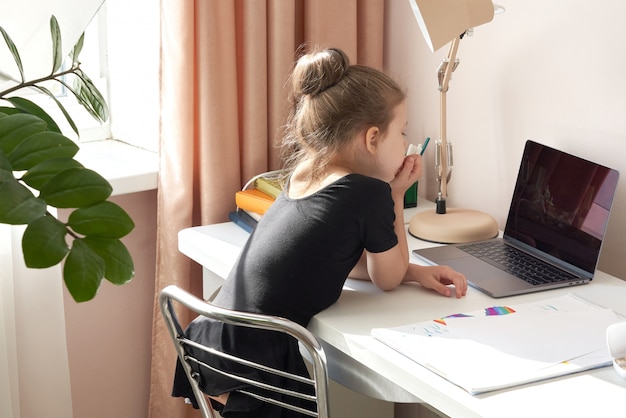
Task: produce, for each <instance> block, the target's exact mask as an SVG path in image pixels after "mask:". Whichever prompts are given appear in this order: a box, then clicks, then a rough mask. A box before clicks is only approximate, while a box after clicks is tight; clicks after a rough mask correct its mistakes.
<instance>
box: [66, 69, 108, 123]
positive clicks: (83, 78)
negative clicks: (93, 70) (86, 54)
mask: <svg viewBox="0 0 626 418" xmlns="http://www.w3.org/2000/svg"><path fill="white" fill-rule="evenodd" d="M74 74H76V78H75V79H74V88H73V89H72V90H71V91H72V93H74V95H75V96H76V99H78V101H79V102H80V103H81V104H82V105H83V106H84V107H85V109H87V112H89V113H90V114H91V115H92V116H93V117H94V118H96V119H98V120H99V121H101V122H104V121H106V120H107V119H108V118H109V107H108V106H107V104H106V100H104V97H103V96H102V94H101V93H100V90H98V88H97V87H96V85H95V84H93V81H91V79H90V78H89V77H87V74H85V73H84V72H82V71H81V70H77V71H75V72H74Z"/></svg>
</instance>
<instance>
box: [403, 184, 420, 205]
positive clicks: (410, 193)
mask: <svg viewBox="0 0 626 418" xmlns="http://www.w3.org/2000/svg"><path fill="white" fill-rule="evenodd" d="M416 206H417V182H415V183H413V184H412V185H411V187H409V188H408V189H407V190H406V192H405V193H404V208H405V209H406V208H414V207H416Z"/></svg>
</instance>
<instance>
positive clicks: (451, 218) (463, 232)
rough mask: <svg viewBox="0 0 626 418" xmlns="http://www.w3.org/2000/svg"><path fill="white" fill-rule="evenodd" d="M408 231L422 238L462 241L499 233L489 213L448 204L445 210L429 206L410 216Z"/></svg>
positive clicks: (490, 236) (456, 242)
mask: <svg viewBox="0 0 626 418" xmlns="http://www.w3.org/2000/svg"><path fill="white" fill-rule="evenodd" d="M409 233H410V234H411V235H413V236H414V237H415V238H419V239H421V240H424V241H431V242H437V243H441V244H462V243H467V242H475V241H484V240H486V239H490V238H494V237H496V236H498V224H497V223H496V220H495V219H494V218H493V217H491V216H490V215H488V214H486V213H483V212H479V211H476V210H471V209H460V208H448V209H447V211H446V213H445V214H438V213H436V212H435V211H431V210H428V211H423V212H419V213H417V214H415V216H413V218H412V219H411V221H410V223H409Z"/></svg>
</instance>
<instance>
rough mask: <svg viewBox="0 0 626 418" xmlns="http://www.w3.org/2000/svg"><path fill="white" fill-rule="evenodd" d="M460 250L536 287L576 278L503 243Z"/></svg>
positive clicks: (470, 245)
mask: <svg viewBox="0 0 626 418" xmlns="http://www.w3.org/2000/svg"><path fill="white" fill-rule="evenodd" d="M459 248H460V249H461V250H463V251H465V252H466V253H468V254H471V255H473V256H474V257H477V258H480V259H481V260H483V261H485V262H487V263H489V264H491V265H493V266H495V267H498V268H499V269H501V270H503V271H506V272H507V273H510V274H512V275H514V276H517V277H519V278H520V279H523V280H525V281H527V282H528V283H531V284H534V285H540V284H548V283H554V282H558V281H561V280H567V279H575V278H576V276H574V275H573V274H570V273H567V272H565V271H563V270H559V269H557V268H556V267H554V266H552V265H550V264H548V263H545V262H543V261H541V260H539V259H537V258H535V257H532V256H530V255H528V254H526V253H525V252H523V251H520V250H518V249H516V248H513V247H510V246H508V245H506V244H504V243H502V242H501V241H488V242H481V243H477V244H467V245H462V246H459Z"/></svg>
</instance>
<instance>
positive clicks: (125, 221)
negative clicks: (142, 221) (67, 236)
mask: <svg viewBox="0 0 626 418" xmlns="http://www.w3.org/2000/svg"><path fill="white" fill-rule="evenodd" d="M67 224H68V226H69V227H70V228H72V229H73V230H74V231H76V232H78V233H79V234H83V235H87V236H89V237H93V238H107V239H116V238H122V237H123V236H125V235H128V233H130V231H132V230H133V228H134V227H135V224H134V223H133V221H132V219H130V216H128V214H127V213H126V212H125V211H124V209H122V208H121V207H119V206H118V205H116V204H115V203H113V202H109V201H105V202H101V203H98V204H96V205H93V206H89V207H85V208H80V209H77V210H75V211H74V212H72V213H71V214H70V216H69V219H68V221H67Z"/></svg>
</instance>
